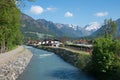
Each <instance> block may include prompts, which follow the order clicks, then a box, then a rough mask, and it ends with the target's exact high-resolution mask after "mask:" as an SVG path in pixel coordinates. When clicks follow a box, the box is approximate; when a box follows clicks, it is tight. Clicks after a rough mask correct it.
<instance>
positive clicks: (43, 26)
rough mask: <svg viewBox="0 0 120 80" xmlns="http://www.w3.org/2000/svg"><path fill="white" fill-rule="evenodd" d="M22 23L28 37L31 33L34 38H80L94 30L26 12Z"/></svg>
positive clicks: (22, 15)
mask: <svg viewBox="0 0 120 80" xmlns="http://www.w3.org/2000/svg"><path fill="white" fill-rule="evenodd" d="M21 23H22V25H21V31H22V33H23V35H24V36H25V37H27V38H31V35H32V37H33V36H34V38H40V36H43V37H44V38H45V37H47V38H48V37H50V36H52V37H70V38H80V37H84V36H88V35H90V34H91V33H92V32H93V31H88V30H86V29H85V28H83V27H80V26H77V25H73V24H61V23H54V22H52V21H47V20H45V19H37V20H35V19H33V18H32V17H30V16H28V15H26V14H24V13H22V14H21ZM48 35H49V36H48Z"/></svg>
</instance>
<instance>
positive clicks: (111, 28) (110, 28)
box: [103, 19, 117, 37]
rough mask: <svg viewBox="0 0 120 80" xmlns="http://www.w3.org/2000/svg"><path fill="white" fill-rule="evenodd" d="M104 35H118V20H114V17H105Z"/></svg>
mask: <svg viewBox="0 0 120 80" xmlns="http://www.w3.org/2000/svg"><path fill="white" fill-rule="evenodd" d="M103 27H104V35H105V37H106V36H108V35H109V36H110V35H112V36H113V37H116V32H117V31H116V30H117V25H116V22H115V21H113V20H112V19H109V20H107V19H105V20H104V26H103Z"/></svg>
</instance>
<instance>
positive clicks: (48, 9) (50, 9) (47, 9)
mask: <svg viewBox="0 0 120 80" xmlns="http://www.w3.org/2000/svg"><path fill="white" fill-rule="evenodd" d="M54 10H56V8H53V7H48V8H46V11H54Z"/></svg>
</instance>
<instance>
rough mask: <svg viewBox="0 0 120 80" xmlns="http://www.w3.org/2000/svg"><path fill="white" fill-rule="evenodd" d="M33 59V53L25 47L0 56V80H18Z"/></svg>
mask: <svg viewBox="0 0 120 80" xmlns="http://www.w3.org/2000/svg"><path fill="white" fill-rule="evenodd" d="M31 58H32V53H31V52H30V51H29V50H27V49H25V48H24V47H23V46H19V47H18V48H17V49H15V50H12V51H10V52H6V53H2V54H0V80H16V78H17V77H18V76H19V75H20V74H21V73H22V72H23V71H24V69H25V68H26V66H27V65H28V63H29V62H30V60H31Z"/></svg>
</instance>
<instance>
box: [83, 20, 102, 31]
mask: <svg viewBox="0 0 120 80" xmlns="http://www.w3.org/2000/svg"><path fill="white" fill-rule="evenodd" d="M100 27H101V25H100V24H99V23H98V22H92V23H90V24H88V25H87V26H85V30H87V31H96V30H98V29H99V28H100Z"/></svg>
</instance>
